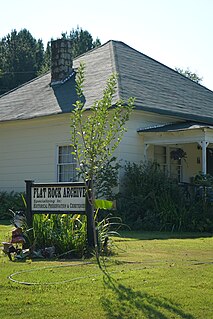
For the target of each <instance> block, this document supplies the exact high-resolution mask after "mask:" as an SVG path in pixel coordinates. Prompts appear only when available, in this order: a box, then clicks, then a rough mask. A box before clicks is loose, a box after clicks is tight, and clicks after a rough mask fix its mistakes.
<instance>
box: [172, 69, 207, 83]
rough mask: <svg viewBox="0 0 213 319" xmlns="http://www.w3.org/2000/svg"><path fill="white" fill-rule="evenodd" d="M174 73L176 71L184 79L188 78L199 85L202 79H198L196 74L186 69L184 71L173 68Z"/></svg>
mask: <svg viewBox="0 0 213 319" xmlns="http://www.w3.org/2000/svg"><path fill="white" fill-rule="evenodd" d="M175 71H177V72H178V73H180V74H182V75H184V76H185V77H187V78H189V79H190V80H192V81H194V82H196V83H201V82H202V80H203V78H202V77H199V75H198V74H196V73H194V72H192V71H190V70H189V69H188V68H187V69H186V70H184V69H181V68H175Z"/></svg>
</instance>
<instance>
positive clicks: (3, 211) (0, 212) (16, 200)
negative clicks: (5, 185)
mask: <svg viewBox="0 0 213 319" xmlns="http://www.w3.org/2000/svg"><path fill="white" fill-rule="evenodd" d="M10 209H12V210H13V211H16V210H24V209H25V208H24V203H23V200H22V193H18V192H10V193H8V192H0V219H9V218H11V213H10Z"/></svg>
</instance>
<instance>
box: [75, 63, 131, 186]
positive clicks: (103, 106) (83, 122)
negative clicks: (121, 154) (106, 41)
mask: <svg viewBox="0 0 213 319" xmlns="http://www.w3.org/2000/svg"><path fill="white" fill-rule="evenodd" d="M84 72H85V65H84V64H81V65H80V67H79V68H78V73H77V77H76V91H77V94H78V97H79V99H78V100H77V101H76V103H75V104H74V107H75V109H74V111H73V112H72V115H71V145H72V146H73V148H74V150H75V155H76V159H77V161H78V164H79V167H80V171H81V175H82V177H83V179H84V180H85V181H86V180H93V181H95V177H96V176H97V175H98V173H99V172H100V171H101V170H102V168H103V166H104V164H106V163H107V162H108V161H109V160H110V158H111V157H112V154H113V152H114V151H115V150H116V148H117V147H118V145H119V143H120V141H121V139H122V137H123V134H124V132H125V124H126V122H127V121H128V119H129V116H130V114H131V111H132V109H133V105H134V99H133V98H130V99H129V100H128V102H127V103H125V102H124V101H121V100H119V101H117V103H116V104H115V105H113V98H114V95H115V93H116V89H117V88H116V85H117V79H118V75H117V74H112V75H111V76H110V77H109V79H108V81H107V83H106V87H105V89H104V90H103V96H102V98H101V99H100V100H98V101H95V102H94V104H93V105H92V106H91V108H90V110H85V109H84V102H83V85H84V80H85V78H84ZM94 89H95V88H94Z"/></svg>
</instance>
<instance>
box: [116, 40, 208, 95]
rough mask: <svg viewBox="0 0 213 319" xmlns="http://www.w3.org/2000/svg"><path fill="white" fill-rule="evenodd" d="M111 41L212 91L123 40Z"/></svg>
mask: <svg viewBox="0 0 213 319" xmlns="http://www.w3.org/2000/svg"><path fill="white" fill-rule="evenodd" d="M111 41H113V42H117V43H121V44H123V45H124V46H126V47H128V48H130V49H132V50H133V51H135V52H137V53H139V54H141V55H143V56H144V57H146V58H148V59H149V60H152V61H154V62H156V63H157V64H160V65H162V66H164V67H165V68H167V69H169V70H171V71H172V72H174V73H176V74H178V75H179V76H181V77H183V78H184V79H187V80H189V81H191V82H193V83H195V84H197V85H199V86H201V87H202V88H204V89H206V90H208V91H210V92H211V93H213V91H212V90H210V89H209V88H207V87H206V86H204V85H202V84H200V83H198V82H195V81H193V80H191V79H190V78H188V77H186V76H185V75H183V74H181V73H179V72H178V71H176V70H175V69H173V68H172V67H170V66H168V65H166V64H164V63H163V62H160V61H158V60H155V59H154V58H152V57H150V56H149V55H147V54H145V53H143V52H140V51H139V50H137V49H135V48H133V47H131V46H130V45H128V44H126V43H125V42H123V41H115V40H111Z"/></svg>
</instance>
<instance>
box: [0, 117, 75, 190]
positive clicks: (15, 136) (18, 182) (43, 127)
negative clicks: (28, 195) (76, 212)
mask: <svg viewBox="0 0 213 319" xmlns="http://www.w3.org/2000/svg"><path fill="white" fill-rule="evenodd" d="M0 137H1V138H0V150H1V155H0V191H2V190H4V191H12V190H13V191H23V190H24V189H25V182H24V181H25V180H27V179H30V180H35V181H37V182H54V181H56V178H57V174H56V161H57V158H56V150H57V145H63V144H69V142H70V126H69V115H68V114H66V115H60V116H53V117H44V118H38V119H33V120H26V121H21V120H20V121H15V122H4V123H1V125H0Z"/></svg>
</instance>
